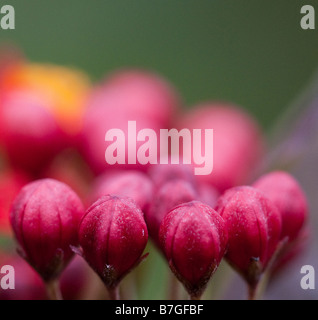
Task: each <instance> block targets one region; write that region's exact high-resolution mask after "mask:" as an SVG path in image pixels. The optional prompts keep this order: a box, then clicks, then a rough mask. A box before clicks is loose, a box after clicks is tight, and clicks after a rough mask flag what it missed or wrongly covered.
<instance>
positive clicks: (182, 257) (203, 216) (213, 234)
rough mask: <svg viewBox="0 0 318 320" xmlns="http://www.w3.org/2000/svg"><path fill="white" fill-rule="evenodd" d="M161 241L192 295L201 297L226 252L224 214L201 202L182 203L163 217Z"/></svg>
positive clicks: (177, 274)
mask: <svg viewBox="0 0 318 320" xmlns="http://www.w3.org/2000/svg"><path fill="white" fill-rule="evenodd" d="M160 241H161V244H162V248H163V251H164V252H165V255H166V258H167V260H168V262H169V265H170V267H171V269H172V271H173V272H174V273H175V275H176V276H177V277H178V279H179V280H180V281H181V282H182V283H183V284H184V286H185V288H186V289H187V290H188V292H189V294H190V295H191V296H200V295H201V294H202V292H203V290H204V288H205V286H206V284H207V282H208V280H209V278H210V277H211V275H212V274H213V272H214V271H215V270H216V268H217V267H218V265H219V263H220V261H221V259H222V257H223V255H224V253H225V251H226V246H227V232H226V229H225V224H224V221H223V219H222V217H221V216H220V215H219V214H218V213H217V212H216V211H215V210H214V209H212V208H211V207H209V206H207V205H205V204H203V203H201V202H199V201H192V202H188V203H184V204H181V205H179V206H177V207H176V208H174V209H173V210H171V211H170V212H169V213H168V214H167V215H166V216H165V218H164V219H163V222H162V224H161V227H160Z"/></svg>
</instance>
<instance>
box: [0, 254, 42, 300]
mask: <svg viewBox="0 0 318 320" xmlns="http://www.w3.org/2000/svg"><path fill="white" fill-rule="evenodd" d="M4 265H9V266H11V267H12V268H13V270H14V274H13V279H12V281H13V282H14V289H6V290H3V289H0V300H44V299H46V292H45V287H44V285H43V281H42V280H41V278H40V276H39V275H38V274H37V273H36V272H35V271H34V269H32V268H31V267H30V266H29V265H28V264H27V263H26V262H25V261H24V260H23V259H21V257H19V256H17V255H13V254H9V253H5V252H1V253H0V266H4Z"/></svg>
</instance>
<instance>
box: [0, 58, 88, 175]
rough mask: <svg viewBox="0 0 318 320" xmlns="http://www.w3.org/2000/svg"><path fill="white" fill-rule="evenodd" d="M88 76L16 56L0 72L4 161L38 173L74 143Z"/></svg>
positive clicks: (0, 115) (0, 110) (79, 123)
mask: <svg viewBox="0 0 318 320" xmlns="http://www.w3.org/2000/svg"><path fill="white" fill-rule="evenodd" d="M88 91H89V81H88V80H87V78H86V76H85V75H83V74H82V73H80V72H78V71H75V70H71V69H68V68H64V67H59V66H54V65H46V64H31V63H27V62H22V61H19V63H16V65H11V66H10V68H7V69H6V71H5V72H3V73H2V74H1V82H0V143H1V145H2V146H3V147H4V150H5V152H6V155H7V157H8V160H9V162H10V163H11V164H12V165H14V166H16V167H18V168H21V169H24V170H28V171H30V172H32V173H38V172H39V171H40V170H41V169H42V167H43V166H45V165H46V164H47V162H48V161H49V160H50V159H51V158H52V157H53V156H54V155H56V154H57V152H58V151H60V150H61V149H62V148H64V147H66V146H70V145H76V144H77V139H78V134H79V131H80V129H81V125H82V114H83V109H84V106H85V105H86V97H87V95H88Z"/></svg>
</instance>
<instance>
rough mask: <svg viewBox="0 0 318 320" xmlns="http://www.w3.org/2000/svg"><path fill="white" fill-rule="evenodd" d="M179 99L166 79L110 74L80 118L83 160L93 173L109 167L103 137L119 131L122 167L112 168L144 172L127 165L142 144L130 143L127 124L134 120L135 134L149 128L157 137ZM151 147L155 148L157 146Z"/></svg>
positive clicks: (167, 125)
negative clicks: (115, 130) (112, 130)
mask: <svg viewBox="0 0 318 320" xmlns="http://www.w3.org/2000/svg"><path fill="white" fill-rule="evenodd" d="M177 100H178V98H176V94H175V93H174V90H173V89H172V88H171V87H170V85H169V84H168V83H166V81H165V80H163V79H161V78H160V77H158V76H157V75H155V74H152V73H149V72H144V71H140V70H139V71H138V70H136V71H131V70H127V71H121V72H116V73H114V74H112V75H111V76H110V77H109V78H107V79H106V81H104V82H103V83H101V84H100V85H99V86H97V87H96V88H95V90H93V91H92V93H91V95H90V98H89V100H88V103H87V105H88V107H87V110H86V112H85V114H84V116H83V128H82V134H81V148H82V152H83V155H84V157H85V159H86V161H87V162H88V163H89V165H90V166H91V168H92V170H93V171H94V172H95V173H101V172H103V171H104V170H105V168H109V166H110V165H109V164H108V163H107V162H106V161H105V148H106V149H107V147H108V146H109V145H110V144H111V142H109V141H107V142H106V143H105V134H106V132H107V131H108V130H109V129H120V130H122V131H123V132H124V134H125V146H124V150H125V164H117V163H116V164H112V165H111V166H112V168H114V167H117V168H119V169H122V168H123V167H125V168H129V169H138V170H146V169H147V167H148V166H149V164H148V165H143V164H140V163H138V161H137V163H136V164H133V163H128V159H129V157H128V154H130V153H131V154H134V153H135V152H136V150H138V149H139V147H140V146H141V145H143V143H144V142H141V141H136V143H131V141H132V140H131V139H132V138H131V136H130V137H129V134H128V132H129V131H128V121H136V132H139V131H140V130H142V129H146V128H151V129H153V130H154V131H155V132H156V133H157V134H158V135H159V130H160V129H161V128H170V126H171V123H172V119H173V117H174V114H175V111H176V109H177V105H178V102H177ZM152 148H158V146H157V144H156V145H153V146H152Z"/></svg>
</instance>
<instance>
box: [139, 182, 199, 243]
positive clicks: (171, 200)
mask: <svg viewBox="0 0 318 320" xmlns="http://www.w3.org/2000/svg"><path fill="white" fill-rule="evenodd" d="M197 199H198V194H197V192H196V190H195V189H194V188H193V186H192V184H190V183H189V182H187V181H185V180H180V179H179V180H178V179H176V180H171V181H168V182H167V183H166V184H164V185H163V186H162V187H161V188H159V189H158V191H157V192H156V194H155V195H154V199H153V201H152V203H151V205H150V208H149V210H148V211H147V212H146V213H145V220H146V223H147V226H148V231H149V235H150V236H151V238H152V240H153V241H154V242H155V244H156V245H157V246H158V247H160V244H159V229H160V225H161V222H162V220H163V218H164V216H165V215H166V214H167V213H168V212H169V211H170V210H171V209H173V208H174V207H176V206H177V205H179V204H182V203H185V202H190V201H192V200H197Z"/></svg>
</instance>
